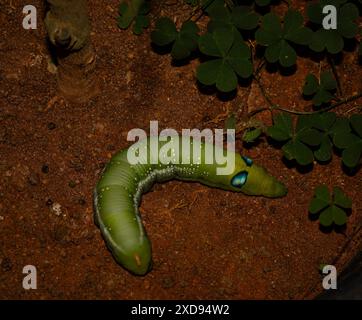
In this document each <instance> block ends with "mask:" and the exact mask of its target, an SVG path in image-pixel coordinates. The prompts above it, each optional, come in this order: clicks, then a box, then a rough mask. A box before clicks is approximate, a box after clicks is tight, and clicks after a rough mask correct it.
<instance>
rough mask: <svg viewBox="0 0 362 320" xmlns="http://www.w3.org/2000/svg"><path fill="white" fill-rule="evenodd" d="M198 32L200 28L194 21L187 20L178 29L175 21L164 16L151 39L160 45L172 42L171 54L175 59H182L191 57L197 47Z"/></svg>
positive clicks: (158, 21)
mask: <svg viewBox="0 0 362 320" xmlns="http://www.w3.org/2000/svg"><path fill="white" fill-rule="evenodd" d="M198 32H199V28H198V27H197V25H196V23H195V22H193V21H186V22H185V23H184V24H183V25H182V27H181V29H180V31H177V29H176V26H175V23H174V22H173V21H172V20H171V19H169V18H166V17H164V18H160V19H158V20H157V22H156V29H155V31H153V32H152V34H151V39H152V42H153V43H155V44H156V45H158V46H166V45H171V44H172V50H171V56H172V58H173V59H176V60H180V59H185V58H187V57H189V56H190V54H191V52H192V51H193V50H195V49H196V48H197V39H198V37H199V36H198Z"/></svg>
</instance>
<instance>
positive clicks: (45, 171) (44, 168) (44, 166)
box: [41, 164, 49, 174]
mask: <svg viewBox="0 0 362 320" xmlns="http://www.w3.org/2000/svg"><path fill="white" fill-rule="evenodd" d="M41 172H43V173H45V174H47V173H48V172H49V167H48V165H46V164H44V165H43V166H42V167H41Z"/></svg>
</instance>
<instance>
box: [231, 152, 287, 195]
mask: <svg viewBox="0 0 362 320" xmlns="http://www.w3.org/2000/svg"><path fill="white" fill-rule="evenodd" d="M230 184H231V186H232V188H233V190H234V191H239V192H240V191H241V192H243V193H245V194H248V195H256V196H259V195H260V196H264V197H270V198H277V197H283V196H285V195H286V194H287V191H288V190H287V188H286V187H285V186H284V184H283V183H281V182H280V181H278V180H277V179H276V178H274V177H273V176H271V175H270V174H268V172H267V171H266V170H265V169H264V168H263V167H261V166H258V165H255V164H253V161H252V160H251V159H249V158H247V157H244V156H241V161H238V162H237V165H236V167H235V171H234V175H233V176H232V177H231V180H230Z"/></svg>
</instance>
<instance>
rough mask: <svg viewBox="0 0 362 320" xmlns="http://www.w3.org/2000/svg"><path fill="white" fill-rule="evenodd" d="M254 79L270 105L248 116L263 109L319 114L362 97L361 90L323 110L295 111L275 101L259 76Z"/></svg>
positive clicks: (297, 113) (255, 111)
mask: <svg viewBox="0 0 362 320" xmlns="http://www.w3.org/2000/svg"><path fill="white" fill-rule="evenodd" d="M254 80H255V81H256V83H257V84H258V86H259V88H260V91H261V93H262V95H263V97H264V98H265V100H266V102H267V103H268V105H269V106H268V107H263V108H260V109H257V110H254V111H252V112H250V113H249V114H248V117H252V116H254V115H256V114H257V113H259V112H262V111H267V110H268V111H271V112H272V111H273V110H280V111H284V112H288V113H291V114H295V115H311V114H317V113H322V112H326V111H329V110H332V109H334V108H336V107H338V106H340V105H343V104H346V103H349V102H352V101H355V100H357V99H360V98H362V92H359V93H357V94H355V95H353V96H350V97H347V98H345V99H342V100H340V101H338V102H336V103H334V104H331V105H330V106H329V107H327V108H324V109H321V110H317V111H310V112H308V111H307V112H304V111H295V110H290V109H287V108H284V107H281V106H279V105H278V104H275V103H273V101H272V100H271V98H270V97H269V96H268V94H267V93H266V91H265V89H264V87H263V85H262V84H261V82H260V79H259V78H258V77H254Z"/></svg>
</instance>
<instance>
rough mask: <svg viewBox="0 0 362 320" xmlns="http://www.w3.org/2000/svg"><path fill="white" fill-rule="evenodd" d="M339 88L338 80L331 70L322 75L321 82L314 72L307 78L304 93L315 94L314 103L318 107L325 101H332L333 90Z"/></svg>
mask: <svg viewBox="0 0 362 320" xmlns="http://www.w3.org/2000/svg"><path fill="white" fill-rule="evenodd" d="M336 88H337V82H336V80H335V79H334V77H333V75H332V73H331V72H328V71H326V72H323V73H322V74H321V77H320V83H319V81H318V79H317V78H316V77H315V76H314V75H313V74H311V73H310V74H308V75H307V76H306V78H305V84H304V87H303V94H304V95H306V96H310V95H313V104H314V105H315V106H317V107H319V106H320V105H322V104H323V103H328V102H330V101H331V100H332V99H333V97H334V95H333V94H332V93H331V91H333V90H335V89H336Z"/></svg>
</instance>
